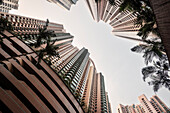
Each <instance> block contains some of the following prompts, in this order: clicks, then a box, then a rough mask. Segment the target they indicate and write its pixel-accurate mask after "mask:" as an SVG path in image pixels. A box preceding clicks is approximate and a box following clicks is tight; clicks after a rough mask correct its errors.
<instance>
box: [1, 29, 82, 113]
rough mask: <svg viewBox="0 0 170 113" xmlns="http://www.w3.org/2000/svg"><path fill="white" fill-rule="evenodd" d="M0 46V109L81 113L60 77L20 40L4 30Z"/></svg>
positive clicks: (4, 110) (79, 107) (77, 103)
mask: <svg viewBox="0 0 170 113" xmlns="http://www.w3.org/2000/svg"><path fill="white" fill-rule="evenodd" d="M1 37H2V38H3V41H2V42H1V46H0V51H1V52H0V59H1V61H0V74H1V80H0V84H1V88H0V92H1V93H0V94H1V96H0V98H1V101H0V102H1V106H2V107H1V109H0V111H1V112H60V113H61V112H62V113H64V112H83V109H82V108H81V106H80V104H79V102H78V101H77V100H76V98H75V97H74V96H73V94H72V93H71V91H70V90H69V88H68V87H67V86H66V85H65V84H64V82H63V81H62V80H61V78H60V77H59V76H58V75H57V73H55V71H54V70H53V69H52V68H50V67H49V66H48V65H47V64H46V63H45V62H44V61H41V62H40V63H39V64H38V65H37V64H36V62H37V57H36V56H37V54H36V53H35V52H34V51H33V50H32V49H31V48H29V47H28V46H27V45H26V44H24V43H23V42H22V41H21V40H20V39H18V38H17V37H15V36H14V35H12V34H10V33H9V32H7V31H5V32H4V33H1Z"/></svg>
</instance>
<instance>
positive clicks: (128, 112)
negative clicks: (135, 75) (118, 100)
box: [117, 94, 170, 113]
mask: <svg viewBox="0 0 170 113" xmlns="http://www.w3.org/2000/svg"><path fill="white" fill-rule="evenodd" d="M138 99H139V101H140V103H141V104H139V105H134V104H133V105H131V106H129V105H127V106H124V105H122V104H119V105H118V108H117V112H118V113H170V109H169V108H168V107H167V106H166V104H165V103H163V102H162V101H161V100H160V98H159V97H158V96H157V95H153V96H152V97H151V98H150V100H148V99H147V97H146V96H145V95H144V94H142V95H141V96H139V97H138Z"/></svg>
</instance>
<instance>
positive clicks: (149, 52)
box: [131, 40, 165, 65]
mask: <svg viewBox="0 0 170 113" xmlns="http://www.w3.org/2000/svg"><path fill="white" fill-rule="evenodd" d="M131 51H133V52H137V53H143V54H144V55H143V57H144V59H145V64H146V65H148V63H151V62H152V61H153V58H160V59H161V58H162V57H163V55H164V54H165V50H164V47H163V44H162V43H161V42H154V41H148V40H145V43H144V44H139V45H136V46H135V47H133V48H131Z"/></svg>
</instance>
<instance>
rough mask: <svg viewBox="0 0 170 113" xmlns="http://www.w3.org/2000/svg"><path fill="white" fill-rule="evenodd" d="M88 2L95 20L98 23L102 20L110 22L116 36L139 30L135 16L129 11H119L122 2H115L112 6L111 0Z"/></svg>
mask: <svg viewBox="0 0 170 113" xmlns="http://www.w3.org/2000/svg"><path fill="white" fill-rule="evenodd" d="M86 2H87V5H88V7H89V10H90V13H91V15H92V17H93V19H94V20H95V21H97V22H99V21H100V20H103V21H104V22H108V21H109V24H110V25H111V26H112V27H113V31H112V32H113V33H114V34H119V32H121V33H122V32H132V31H133V32H134V31H138V30H139V26H138V25H134V22H135V20H136V15H135V14H133V13H131V12H129V11H124V12H120V11H119V5H120V4H121V3H122V1H121V0H115V3H114V4H111V3H110V2H109V0H86Z"/></svg>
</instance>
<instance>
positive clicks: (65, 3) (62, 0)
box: [47, 0, 78, 10]
mask: <svg viewBox="0 0 170 113" xmlns="http://www.w3.org/2000/svg"><path fill="white" fill-rule="evenodd" d="M47 1H48V2H51V3H55V4H57V5H59V6H61V7H63V8H64V9H67V10H70V8H71V5H72V4H76V2H77V1H78V0H47Z"/></svg>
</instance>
